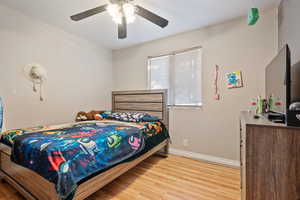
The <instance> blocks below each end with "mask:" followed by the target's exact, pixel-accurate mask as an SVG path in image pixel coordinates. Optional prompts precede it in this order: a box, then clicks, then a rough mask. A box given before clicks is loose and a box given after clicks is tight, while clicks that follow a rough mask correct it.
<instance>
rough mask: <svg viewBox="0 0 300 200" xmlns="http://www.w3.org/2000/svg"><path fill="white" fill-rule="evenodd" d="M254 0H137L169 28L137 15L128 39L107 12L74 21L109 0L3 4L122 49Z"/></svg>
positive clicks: (241, 9)
mask: <svg viewBox="0 0 300 200" xmlns="http://www.w3.org/2000/svg"><path fill="white" fill-rule="evenodd" d="M252 1H253V0H135V3H136V4H139V5H141V6H143V7H145V8H147V9H149V10H151V11H153V12H155V13H157V14H159V15H161V16H162V17H164V18H167V19H168V20H169V21H170V23H169V26H168V27H167V28H165V29H161V28H160V27H158V26H156V25H154V24H152V23H150V22H148V21H146V20H145V19H142V18H140V17H138V19H137V20H136V22H135V23H134V24H130V25H129V27H128V38H127V39H125V40H118V39H117V27H116V24H114V23H113V22H112V19H111V17H110V16H109V15H108V13H107V12H106V13H102V14H98V15H96V16H93V17H90V18H88V19H86V20H83V21H80V22H73V21H71V20H70V18H69V17H70V16H71V15H73V14H77V13H79V12H82V11H85V10H87V9H90V8H94V7H96V6H99V5H102V4H105V3H107V2H108V0H1V1H0V4H4V5H6V6H8V7H11V8H13V9H16V10H19V11H21V12H23V13H24V14H26V15H29V16H33V17H37V18H39V19H40V20H42V21H44V22H46V23H48V24H52V25H55V26H57V27H60V28H63V29H65V30H66V31H68V32H71V33H74V34H76V35H79V36H83V37H85V38H87V39H89V40H92V41H95V42H98V43H99V44H101V45H103V46H106V47H109V48H112V49H119V48H123V47H128V46H131V45H135V44H139V43H142V42H146V41H151V40H155V39H159V38H162V37H166V36H170V35H174V34H177V33H181V32H186V31H189V30H194V29H197V28H201V27H204V26H207V25H212V24H216V23H220V22H223V21H226V20H229V19H232V18H235V17H239V16H244V15H246V14H247V12H248V9H249V8H250V7H251V6H252V5H253V3H252ZM279 1H280V0H254V2H255V3H256V6H257V7H259V8H262V9H267V8H271V7H274V6H276V5H278V3H279ZM1 20H3V19H1Z"/></svg>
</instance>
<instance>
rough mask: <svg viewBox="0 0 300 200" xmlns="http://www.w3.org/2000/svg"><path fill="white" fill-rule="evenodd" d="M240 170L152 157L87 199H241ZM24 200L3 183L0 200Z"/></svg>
mask: <svg viewBox="0 0 300 200" xmlns="http://www.w3.org/2000/svg"><path fill="white" fill-rule="evenodd" d="M239 181H240V170H239V169H236V168H230V167H226V166H220V165H215V164H211V163H206V162H203V161H195V160H191V159H188V158H183V157H179V156H174V155H170V156H169V157H168V158H160V157H156V156H152V157H150V158H148V159H147V160H145V161H144V162H142V163H141V164H140V165H138V166H137V167H135V168H134V169H132V170H130V171H129V172H128V173H126V174H124V175H122V176H121V177H119V178H118V179H116V180H115V181H113V182H112V183H110V184H109V185H107V186H105V187H104V188H103V189H102V190H100V191H98V192H97V193H95V194H94V195H92V196H90V197H89V198H88V199H87V200H240V182H239ZM4 199H5V200H8V199H9V200H23V198H22V197H21V195H19V194H18V193H17V192H15V190H14V189H13V188H12V187H10V186H9V185H8V184H7V183H0V200H4Z"/></svg>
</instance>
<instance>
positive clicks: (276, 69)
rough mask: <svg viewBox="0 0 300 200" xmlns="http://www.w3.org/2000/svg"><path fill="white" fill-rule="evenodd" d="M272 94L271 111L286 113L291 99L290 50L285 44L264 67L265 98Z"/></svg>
mask: <svg viewBox="0 0 300 200" xmlns="http://www.w3.org/2000/svg"><path fill="white" fill-rule="evenodd" d="M271 95H273V99H274V102H275V103H277V104H278V103H280V105H277V106H276V105H275V106H273V108H272V110H271V111H272V112H276V113H280V114H286V113H287V111H288V108H289V106H290V104H291V101H292V94H291V52H290V49H289V46H288V45H285V46H284V47H283V48H282V49H281V50H280V52H279V53H278V55H277V56H276V57H275V58H274V59H273V60H272V61H271V63H270V64H269V65H268V66H267V67H266V98H269V97H270V96H271Z"/></svg>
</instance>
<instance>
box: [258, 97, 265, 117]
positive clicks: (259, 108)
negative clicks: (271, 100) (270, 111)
mask: <svg viewBox="0 0 300 200" xmlns="http://www.w3.org/2000/svg"><path fill="white" fill-rule="evenodd" d="M263 107H264V100H263V98H262V97H261V96H258V98H257V114H262V113H263V112H264V108H263Z"/></svg>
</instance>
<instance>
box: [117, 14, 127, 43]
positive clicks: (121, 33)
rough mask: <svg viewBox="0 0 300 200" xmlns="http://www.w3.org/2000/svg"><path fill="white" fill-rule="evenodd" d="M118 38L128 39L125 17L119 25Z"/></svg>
mask: <svg viewBox="0 0 300 200" xmlns="http://www.w3.org/2000/svg"><path fill="white" fill-rule="evenodd" d="M118 37H119V39H125V38H126V37H127V22H126V18H125V17H123V18H122V24H118Z"/></svg>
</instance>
